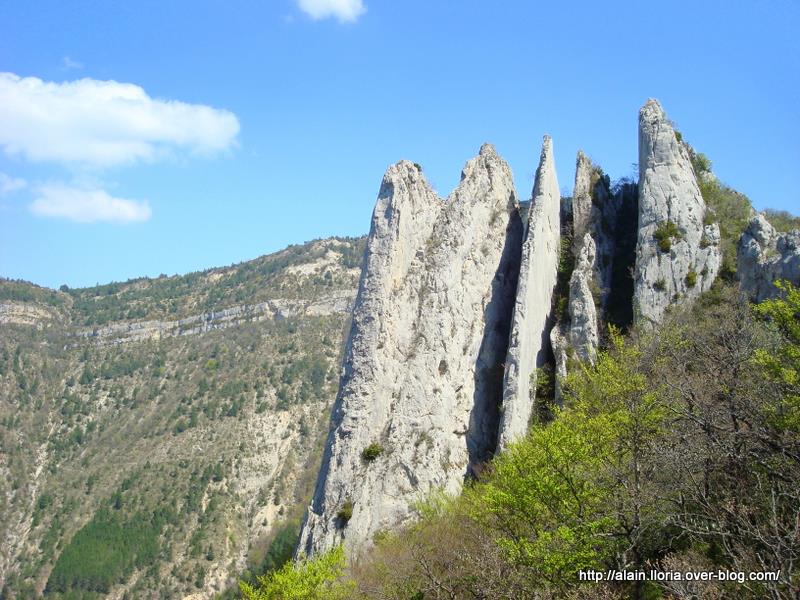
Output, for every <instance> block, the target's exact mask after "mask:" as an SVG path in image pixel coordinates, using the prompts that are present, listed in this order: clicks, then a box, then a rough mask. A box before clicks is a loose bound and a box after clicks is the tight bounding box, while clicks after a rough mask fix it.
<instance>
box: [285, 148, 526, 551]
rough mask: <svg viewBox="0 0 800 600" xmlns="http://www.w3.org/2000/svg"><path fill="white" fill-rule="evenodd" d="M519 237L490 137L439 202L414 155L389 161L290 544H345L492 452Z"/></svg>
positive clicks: (361, 540) (459, 477) (509, 185)
mask: <svg viewBox="0 0 800 600" xmlns="http://www.w3.org/2000/svg"><path fill="white" fill-rule="evenodd" d="M521 234H522V225H521V220H520V217H519V211H518V202H517V199H516V195H515V192H514V185H513V180H512V176H511V170H510V169H509V168H508V165H507V164H506V163H505V162H504V161H503V160H502V159H501V158H500V157H499V156H498V155H497V154H496V152H495V150H494V148H493V147H491V146H489V145H484V146H483V147H482V148H481V151H480V154H479V155H478V156H477V157H476V158H474V159H472V160H470V161H469V162H468V163H467V165H466V167H465V168H464V171H463V173H462V179H461V183H460V184H459V186H458V187H457V188H456V190H455V191H454V192H453V193H452V194H451V195H450V197H449V198H448V199H447V201H446V202H445V201H442V200H441V199H439V198H438V197H436V195H435V194H434V192H433V191H432V190H431V188H430V187H429V186H428V184H427V182H426V181H425V179H424V177H423V176H422V174H421V173H420V172H419V170H418V168H417V167H415V166H414V165H413V164H411V163H408V162H401V163H398V164H397V165H395V166H393V167H391V168H390V169H389V170H388V171H387V173H386V175H385V177H384V180H383V184H382V185H381V190H380V193H379V196H378V202H377V205H376V208H375V213H374V215H373V220H372V227H371V231H370V236H369V240H368V244H367V256H366V267H365V270H364V274H363V277H362V280H361V284H360V288H359V292H358V296H357V299H356V303H355V309H354V313H353V325H352V330H351V333H350V338H349V341H348V346H347V350H346V357H345V362H344V369H343V374H342V380H341V387H340V392H339V395H338V398H337V400H336V404H335V406H334V412H333V416H332V431H331V434H330V437H329V440H328V445H327V448H326V452H325V456H324V458H323V466H322V469H321V471H320V476H319V480H318V484H317V490H316V492H315V495H314V499H313V502H312V504H311V506H310V507H309V510H308V515H307V518H306V522H305V524H304V526H303V530H302V534H301V541H300V545H299V551H300V552H305V553H308V554H311V553H314V552H317V551H320V550H324V549H327V548H330V547H331V546H332V545H334V544H337V543H339V542H343V543H344V545H345V547H346V548H347V549H348V551H351V552H352V551H357V550H358V549H360V548H362V547H363V546H364V545H365V544H367V543H369V542H370V540H371V539H372V537H373V535H374V534H375V533H376V532H378V531H380V530H383V529H386V528H390V527H393V526H396V525H397V524H399V523H402V522H403V521H404V520H406V519H407V518H408V516H409V514H410V505H411V503H412V502H413V501H414V500H415V499H419V498H422V497H423V496H424V495H425V494H426V493H428V492H429V491H431V490H432V489H434V488H444V489H445V490H448V491H451V492H455V491H456V490H458V489H459V488H460V486H461V483H462V481H463V479H464V477H465V475H466V474H467V472H468V471H469V469H470V465H472V464H475V463H478V462H480V461H482V460H485V459H486V458H488V457H489V456H490V455H491V452H492V451H493V450H494V445H495V441H496V431H497V420H498V412H497V409H498V406H499V403H500V398H501V394H502V361H503V359H504V357H505V354H506V350H507V345H508V324H509V323H510V315H511V310H512V307H513V298H514V291H515V289H516V280H517V273H518V270H519V250H520V245H521V244H520V241H521ZM368 449H370V450H368Z"/></svg>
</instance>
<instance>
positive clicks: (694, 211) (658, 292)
mask: <svg viewBox="0 0 800 600" xmlns="http://www.w3.org/2000/svg"><path fill="white" fill-rule="evenodd" d="M705 216H706V204H705V202H704V201H703V196H702V195H701V193H700V188H699V187H698V184H697V179H696V178H695V173H694V169H693V168H692V163H691V160H690V158H689V153H688V151H687V149H686V146H685V145H684V144H683V143H682V142H681V141H679V140H678V138H677V136H676V135H675V130H674V128H673V126H672V124H671V123H670V121H669V120H668V119H667V116H666V114H665V113H664V110H663V109H662V108H661V105H660V104H659V103H658V101H656V100H652V99H651V100H648V101H647V102H646V103H645V105H644V106H643V107H642V108H641V110H640V111H639V230H638V241H637V247H636V272H635V276H634V281H635V292H634V307H635V310H636V319H637V321H640V322H646V323H650V324H657V323H660V322H661V320H662V318H663V316H664V311H665V310H666V308H667V307H668V306H669V305H671V304H676V303H682V302H684V301H685V300H690V299H693V298H696V297H697V296H699V295H700V293H701V292H703V291H705V290H707V289H709V288H710V287H711V284H712V283H713V281H714V279H715V278H716V276H717V273H718V271H719V267H720V261H721V256H720V249H719V239H720V237H719V227H718V226H717V225H716V224H709V225H705V224H704V220H705Z"/></svg>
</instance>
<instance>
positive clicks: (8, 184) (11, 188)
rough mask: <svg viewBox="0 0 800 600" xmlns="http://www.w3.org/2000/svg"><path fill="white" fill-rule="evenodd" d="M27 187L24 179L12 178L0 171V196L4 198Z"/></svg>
mask: <svg viewBox="0 0 800 600" xmlns="http://www.w3.org/2000/svg"><path fill="white" fill-rule="evenodd" d="M27 185H28V183H27V182H26V181H25V180H24V179H20V178H19V177H12V176H11V175H8V174H7V173H3V172H2V171H0V196H5V195H6V194H10V193H11V192H16V191H17V190H21V189H22V188H24V187H25V186H27Z"/></svg>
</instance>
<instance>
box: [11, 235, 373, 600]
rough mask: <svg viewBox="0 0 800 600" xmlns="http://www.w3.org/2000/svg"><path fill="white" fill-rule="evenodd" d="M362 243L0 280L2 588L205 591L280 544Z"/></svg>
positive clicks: (326, 391)
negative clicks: (127, 273) (142, 274)
mask: <svg viewBox="0 0 800 600" xmlns="http://www.w3.org/2000/svg"><path fill="white" fill-rule="evenodd" d="M362 254H363V240H361V239H329V240H322V241H316V242H311V243H308V244H305V245H300V246H292V247H290V248H288V249H286V250H284V251H282V252H279V253H277V254H273V255H270V256H265V257H262V258H259V259H256V260H253V261H250V262H246V263H242V264H239V265H234V266H232V267H228V268H220V269H212V270H209V271H205V272H202V273H193V274H189V275H185V276H174V277H166V276H162V277H160V278H157V279H138V280H133V281H129V282H125V283H112V284H107V285H101V286H97V287H93V288H85V289H68V288H65V287H62V289H61V290H60V291H53V290H48V289H44V288H40V287H36V286H33V285H31V284H27V283H24V282H18V281H7V280H5V281H1V282H0V590H2V593H0V597H2V598H30V597H35V596H38V595H39V594H42V593H43V594H44V596H45V597H47V598H94V597H98V598H99V597H126V598H176V597H183V596H188V595H190V594H198V595H197V596H196V597H198V598H200V597H202V598H208V597H212V596H213V595H215V594H216V593H220V592H223V591H224V590H226V589H227V588H228V587H229V586H231V585H232V584H235V582H236V580H237V577H239V576H240V575H241V574H242V573H243V572H245V571H246V570H247V569H252V570H254V571H256V572H259V571H260V570H261V569H262V568H263V563H264V561H265V557H267V555H268V551H269V548H270V544H271V542H272V541H273V540H274V539H275V538H276V536H277V537H278V539H277V544H276V546H275V547H274V548H273V554H275V552H276V551H277V553H278V554H280V553H281V552H280V548H281V544H283V545H284V546H285V545H286V539H287V537H288V538H290V539H291V542H290V543H289V544H290V545H292V544H293V543H294V541H293V540H294V538H295V537H296V535H297V531H296V530H297V527H298V519H299V517H300V514H301V511H302V509H303V506H304V504H305V502H306V501H307V497H308V496H309V495H310V486H311V485H312V483H313V477H314V475H315V474H316V468H317V463H318V461H319V456H320V452H321V442H322V439H323V437H324V434H325V432H326V431H327V427H328V416H327V415H328V410H329V407H330V403H331V401H332V399H333V396H334V395H335V390H336V385H337V382H338V368H339V367H338V362H339V360H340V350H341V348H340V347H341V339H342V335H343V333H342V332H343V330H344V327H345V324H346V322H347V320H348V314H349V308H350V304H351V302H352V298H353V296H354V294H355V289H356V286H357V282H358V277H359V273H360V260H361V255H362ZM283 553H284V554H285V551H284V552H283ZM272 559H273V558H272V557H267V559H266V560H267V561H268V562H269V561H270V560H272Z"/></svg>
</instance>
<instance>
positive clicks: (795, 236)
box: [737, 214, 800, 302]
mask: <svg viewBox="0 0 800 600" xmlns="http://www.w3.org/2000/svg"><path fill="white" fill-rule="evenodd" d="M737 258H738V266H737V273H738V275H739V280H740V282H741V288H742V291H743V292H744V293H746V294H747V295H748V296H749V297H750V298H751V299H752V300H754V301H756V302H761V301H762V300H766V299H767V298H772V297H774V296H776V295H777V294H778V288H776V287H775V282H776V281H778V280H781V279H784V280H787V281H790V282H792V283H793V284H794V285H800V231H791V232H788V233H783V234H780V233H778V232H777V231H775V228H773V227H772V225H770V223H769V221H767V219H766V218H765V217H764V215H760V214H758V215H755V216H754V217H753V218H752V219H751V220H750V223H749V224H748V226H747V229H746V230H745V232H744V234H742V237H741V239H740V240H739V246H738V248H737Z"/></svg>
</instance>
